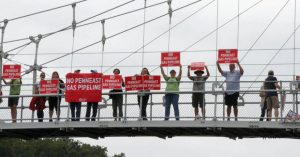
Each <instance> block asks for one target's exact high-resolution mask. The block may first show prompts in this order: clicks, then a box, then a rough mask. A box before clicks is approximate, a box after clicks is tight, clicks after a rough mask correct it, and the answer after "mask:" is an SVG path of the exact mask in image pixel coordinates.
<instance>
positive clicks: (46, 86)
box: [40, 80, 59, 94]
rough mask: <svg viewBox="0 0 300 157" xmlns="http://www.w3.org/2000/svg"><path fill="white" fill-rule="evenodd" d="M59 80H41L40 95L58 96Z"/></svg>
mask: <svg viewBox="0 0 300 157" xmlns="http://www.w3.org/2000/svg"><path fill="white" fill-rule="evenodd" d="M58 83H59V80H41V82H40V94H57V93H58Z"/></svg>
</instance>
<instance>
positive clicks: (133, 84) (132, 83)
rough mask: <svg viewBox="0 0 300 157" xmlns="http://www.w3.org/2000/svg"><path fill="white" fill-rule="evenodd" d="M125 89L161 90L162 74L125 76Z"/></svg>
mask: <svg viewBox="0 0 300 157" xmlns="http://www.w3.org/2000/svg"><path fill="white" fill-rule="evenodd" d="M125 90H126V91H136V90H160V76H158V75H157V76H156V75H155V76H141V75H139V76H129V77H125Z"/></svg>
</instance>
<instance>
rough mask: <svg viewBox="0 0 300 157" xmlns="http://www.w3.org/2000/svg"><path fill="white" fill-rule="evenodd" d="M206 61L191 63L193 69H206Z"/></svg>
mask: <svg viewBox="0 0 300 157" xmlns="http://www.w3.org/2000/svg"><path fill="white" fill-rule="evenodd" d="M204 66H205V63H204V62H193V63H192V64H191V70H204Z"/></svg>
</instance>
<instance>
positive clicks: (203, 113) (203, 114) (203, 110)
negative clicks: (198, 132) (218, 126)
mask: <svg viewBox="0 0 300 157" xmlns="http://www.w3.org/2000/svg"><path fill="white" fill-rule="evenodd" d="M201 112H202V117H203V119H205V112H206V111H205V108H204V107H203V108H201Z"/></svg>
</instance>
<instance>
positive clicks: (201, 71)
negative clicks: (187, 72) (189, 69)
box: [194, 70, 204, 74]
mask: <svg viewBox="0 0 300 157" xmlns="http://www.w3.org/2000/svg"><path fill="white" fill-rule="evenodd" d="M197 73H202V74H204V71H203V70H196V71H195V72H194V74H197Z"/></svg>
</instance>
